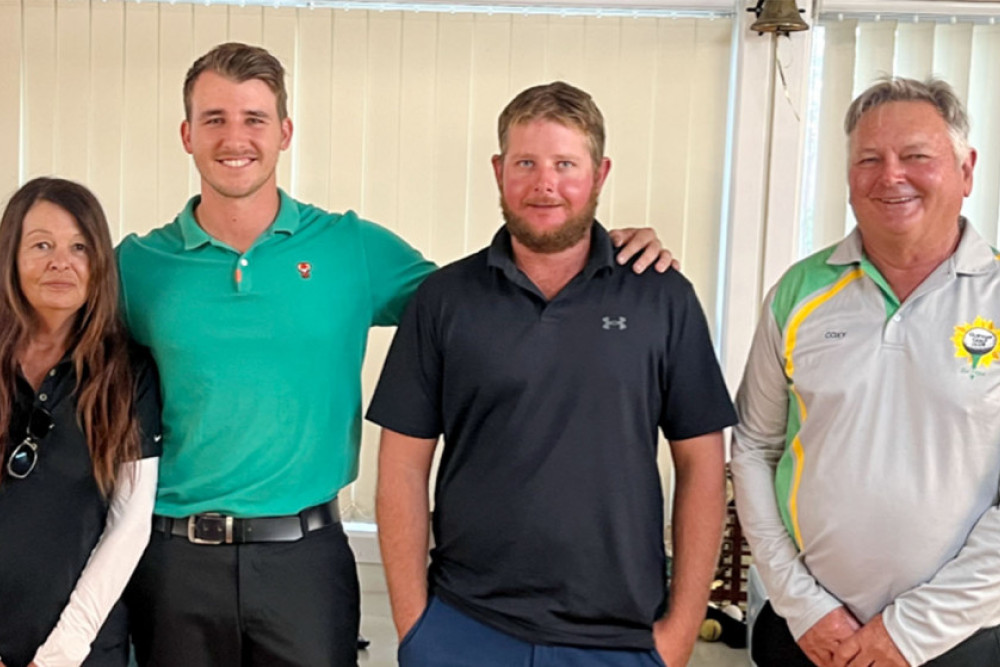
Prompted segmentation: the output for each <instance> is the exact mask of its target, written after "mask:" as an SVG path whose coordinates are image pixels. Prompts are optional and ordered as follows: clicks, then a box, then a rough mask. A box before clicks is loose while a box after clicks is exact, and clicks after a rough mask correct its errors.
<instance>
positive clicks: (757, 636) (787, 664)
mask: <svg viewBox="0 0 1000 667" xmlns="http://www.w3.org/2000/svg"><path fill="white" fill-rule="evenodd" d="M751 657H752V658H753V661H754V662H755V663H757V667H813V662H812V660H810V659H809V658H807V657H806V654H805V653H803V652H802V649H800V648H799V645H798V644H796V643H795V640H794V639H793V638H792V633H791V631H789V629H788V623H786V622H785V619H783V618H781V617H780V616H778V615H777V614H776V613H775V612H774V609H772V608H771V603H770V602H767V603H765V604H764V607H763V608H762V609H761V610H760V614H759V615H758V616H757V620H756V621H754V624H753V640H752V642H751ZM991 665H1000V626H996V627H992V628H983V629H982V630H980V631H979V632H977V633H976V634H974V635H972V636H971V637H969V638H968V639H966V640H965V641H964V642H962V643H961V644H959V645H958V646H956V647H955V648H953V649H951V650H950V651H948V652H947V653H945V654H944V655H941V656H939V657H937V658H935V659H933V660H931V661H930V662H927V663H924V667H989V666H991Z"/></svg>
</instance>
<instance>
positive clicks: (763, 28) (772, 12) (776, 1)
mask: <svg viewBox="0 0 1000 667" xmlns="http://www.w3.org/2000/svg"><path fill="white" fill-rule="evenodd" d="M747 11H752V12H756V13H757V20H756V21H754V23H753V25H752V26H750V29H751V30H753V31H755V32H779V33H780V32H783V33H786V34H787V33H789V32H797V31H799V30H808V29H809V24H808V23H806V22H805V21H803V20H802V16H800V15H799V8H798V7H797V6H796V4H795V0H758V2H757V6H756V7H755V8H752V9H748V10H747Z"/></svg>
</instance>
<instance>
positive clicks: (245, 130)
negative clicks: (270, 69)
mask: <svg viewBox="0 0 1000 667" xmlns="http://www.w3.org/2000/svg"><path fill="white" fill-rule="evenodd" d="M291 138H292V122H291V120H289V119H288V118H285V119H284V120H281V119H279V117H278V107H277V98H276V96H275V94H274V93H273V92H271V89H270V88H268V86H267V84H266V83H264V82H263V81H261V80H260V79H248V80H246V81H243V82H236V81H232V80H230V79H227V78H226V77H224V76H222V75H220V74H218V73H216V72H213V71H210V70H209V71H205V72H202V73H201V74H200V75H198V78H197V80H195V83H194V87H193V89H192V91H191V115H190V118H189V119H188V120H185V121H184V122H183V123H182V124H181V140H182V141H183V142H184V149H185V150H186V151H187V152H188V153H190V154H191V156H192V157H193V158H194V162H195V166H197V167H198V172H199V173H200V174H201V189H202V195H203V196H204V195H206V194H208V193H209V191H211V192H212V193H215V194H218V195H220V196H222V197H226V198H231V199H241V198H246V197H251V196H253V195H254V194H256V193H257V192H258V191H260V190H261V188H265V187H267V188H268V189H276V188H277V182H276V178H275V166H276V165H277V163H278V155H279V154H280V153H281V151H283V150H285V149H286V148H288V145H289V143H290V142H291Z"/></svg>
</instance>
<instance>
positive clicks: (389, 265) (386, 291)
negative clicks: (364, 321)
mask: <svg viewBox="0 0 1000 667" xmlns="http://www.w3.org/2000/svg"><path fill="white" fill-rule="evenodd" d="M360 222H361V238H362V245H363V249H364V253H365V265H366V267H367V270H368V281H369V286H370V290H369V294H370V295H371V300H372V303H371V306H372V309H371V312H372V325H373V326H395V325H396V324H398V323H399V319H400V317H401V316H402V314H403V310H404V309H405V308H406V304H408V303H409V302H410V297H411V296H413V293H414V292H415V291H416V289H417V287H419V286H420V283H422V282H423V281H424V278H426V277H427V276H428V275H430V273H431V272H432V271H434V270H435V269H437V265H436V264H434V262H431V261H430V260H428V259H426V258H424V256H423V255H421V254H420V251H418V250H416V249H415V248H414V247H413V246H411V245H410V244H409V243H407V242H406V241H404V240H403V239H401V238H400V237H399V236H397V235H396V234H394V233H392V232H390V231H389V230H388V229H385V228H384V227H380V226H379V225H376V224H374V223H371V222H366V221H363V220H362V221H360Z"/></svg>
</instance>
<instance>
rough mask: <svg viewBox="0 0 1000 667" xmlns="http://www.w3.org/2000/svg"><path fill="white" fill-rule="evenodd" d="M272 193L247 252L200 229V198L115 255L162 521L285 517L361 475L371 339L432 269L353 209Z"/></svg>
mask: <svg viewBox="0 0 1000 667" xmlns="http://www.w3.org/2000/svg"><path fill="white" fill-rule="evenodd" d="M280 197H281V204H280V208H279V211H278V216H277V218H276V219H275V220H274V222H273V223H272V225H271V226H270V227H269V228H268V229H267V230H266V231H265V232H264V233H263V234H261V236H260V238H258V239H257V241H256V242H255V243H254V244H253V246H252V247H251V248H249V249H248V250H247V251H246V252H243V253H240V252H237V251H236V250H234V249H233V248H231V247H229V246H227V245H226V244H224V243H221V242H219V241H218V240H216V239H214V238H212V237H211V236H209V235H208V234H207V233H205V231H204V230H203V229H202V228H201V227H200V226H199V225H198V223H197V221H196V220H195V218H194V215H193V213H194V210H195V207H196V206H197V205H198V202H199V201H200V197H194V198H192V199H191V200H190V201H189V202H188V204H187V206H186V207H185V209H184V210H183V211H182V212H181V213H180V215H178V216H177V218H176V219H175V220H174V221H173V222H171V223H170V224H168V225H166V226H164V227H160V228H159V229H156V230H153V231H152V232H150V233H148V234H147V235H145V236H142V237H139V236H136V235H134V234H133V235H130V236H128V237H127V238H126V239H125V240H124V241H122V243H121V245H120V246H119V248H118V259H119V265H120V268H121V280H122V299H123V309H124V313H125V317H126V320H127V323H128V326H129V328H130V329H131V332H132V335H133V336H134V337H135V338H136V340H138V341H139V342H140V343H142V344H143V345H146V346H148V347H149V348H150V349H151V350H152V351H153V356H154V357H155V359H156V363H157V365H158V366H159V370H160V378H161V384H162V393H163V456H162V458H161V460H160V479H159V491H158V493H157V501H156V513H157V514H164V515H167V516H175V517H177V516H186V515H189V514H193V513H197V512H206V511H218V512H224V513H227V514H232V515H235V516H244V517H245V516H271V515H282V514H293V513H296V512H298V511H300V510H302V509H303V508H305V507H309V506H311V505H316V504H319V503H322V502H326V501H328V500H330V499H331V498H333V497H334V496H335V495H336V494H337V492H338V491H339V490H340V488H341V487H343V486H344V485H345V484H347V483H349V482H350V481H352V480H353V479H354V478H355V476H356V475H357V468H358V448H359V444H360V435H361V364H362V361H363V358H364V353H365V345H366V342H367V337H368V329H369V327H371V326H373V325H375V326H388V325H395V324H396V323H397V320H398V318H399V315H400V314H401V312H402V309H403V307H404V306H405V305H406V303H407V301H409V298H410V295H411V294H412V293H413V291H414V290H415V289H416V287H417V286H418V285H419V284H420V283H421V282H422V281H423V279H424V278H425V277H426V276H427V275H428V274H429V273H430V272H431V271H433V270H434V268H435V267H434V265H433V264H432V263H431V262H429V261H427V260H426V259H424V258H423V257H422V256H421V255H420V253H419V252H417V251H416V250H414V249H413V248H412V247H410V246H409V245H408V244H407V243H406V242H404V241H403V240H402V239H400V238H399V237H397V236H396V235H395V234H393V233H391V232H389V231H387V230H386V229H384V228H382V227H379V226H378V225H375V224H373V223H371V222H367V221H365V220H362V219H359V218H358V217H357V215H356V214H355V213H353V212H350V211H348V212H347V213H345V214H336V213H327V212H326V211H323V210H320V209H318V208H316V207H314V206H310V205H308V204H303V203H300V202H297V201H295V200H294V199H292V198H291V197H289V196H288V195H286V194H285V193H284V192H281V193H280Z"/></svg>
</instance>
